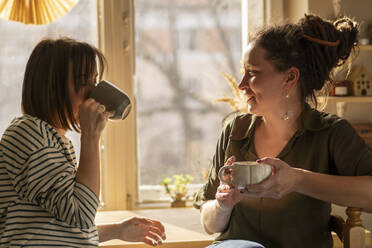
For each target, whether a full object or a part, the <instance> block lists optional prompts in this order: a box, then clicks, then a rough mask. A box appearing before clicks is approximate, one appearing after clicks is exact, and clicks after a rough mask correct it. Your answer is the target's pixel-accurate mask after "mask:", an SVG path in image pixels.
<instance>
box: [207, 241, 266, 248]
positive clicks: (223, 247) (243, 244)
mask: <svg viewBox="0 0 372 248" xmlns="http://www.w3.org/2000/svg"><path fill="white" fill-rule="evenodd" d="M232 247H234V248H265V247H264V246H263V245H261V244H259V243H256V242H253V241H249V240H242V239H229V240H224V241H222V242H218V243H216V244H212V245H209V246H207V247H205V248H232Z"/></svg>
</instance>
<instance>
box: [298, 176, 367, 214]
mask: <svg viewBox="0 0 372 248" xmlns="http://www.w3.org/2000/svg"><path fill="white" fill-rule="evenodd" d="M295 170H296V172H297V174H298V176H299V178H300V180H299V183H298V184H297V186H296V188H295V190H296V191H297V192H298V193H302V194H305V195H308V196H311V197H314V198H317V199H319V200H323V201H327V202H331V203H335V204H339V205H343V206H350V207H358V208H362V209H363V211H366V212H372V190H371V189H372V176H333V175H327V174H321V173H314V172H311V171H306V170H302V169H295Z"/></svg>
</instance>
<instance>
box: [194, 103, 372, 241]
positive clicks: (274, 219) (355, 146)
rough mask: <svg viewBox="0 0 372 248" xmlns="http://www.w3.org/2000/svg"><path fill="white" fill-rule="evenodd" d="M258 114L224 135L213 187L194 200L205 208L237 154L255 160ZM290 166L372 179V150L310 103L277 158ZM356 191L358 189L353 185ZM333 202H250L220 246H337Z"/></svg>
mask: <svg viewBox="0 0 372 248" xmlns="http://www.w3.org/2000/svg"><path fill="white" fill-rule="evenodd" d="M258 118H260V117H258V116H256V115H251V114H246V115H240V116H237V117H235V118H234V119H233V120H232V122H230V123H229V124H228V125H227V126H226V127H225V128H224V130H223V132H222V134H221V137H220V139H219V141H218V144H217V149H216V153H215V155H214V158H213V167H212V168H211V170H210V172H209V179H208V182H207V183H206V184H205V185H204V186H203V187H202V189H201V190H200V191H199V193H198V194H197V195H196V197H195V199H194V206H195V207H196V208H200V206H201V205H202V204H203V203H205V202H206V201H208V200H213V199H215V194H216V190H217V187H218V186H219V184H220V182H219V179H218V176H217V174H218V171H219V169H220V167H222V166H223V165H224V163H225V161H226V160H227V159H228V158H229V157H230V156H232V155H234V156H235V157H236V161H245V160H248V161H254V160H257V159H258V157H257V155H256V152H255V146H254V139H253V135H254V130H255V124H256V121H257V119H258ZM277 157H278V158H279V159H281V160H283V161H285V162H286V163H288V164H289V165H291V166H293V167H296V168H303V169H306V170H309V171H314V172H320V173H326V174H332V175H344V176H359V175H372V151H371V149H370V148H369V147H368V145H367V144H366V143H365V142H364V140H363V139H362V138H360V137H359V136H358V134H357V133H356V131H355V130H354V129H353V128H352V126H351V125H350V124H349V123H348V122H347V121H346V120H343V119H341V118H339V117H337V116H335V115H331V114H326V113H322V112H318V111H317V110H314V109H311V108H310V106H309V105H307V104H306V106H305V110H304V113H303V115H302V128H300V129H299V130H297V132H296V133H295V134H294V135H293V137H292V138H291V139H290V141H289V142H288V143H287V145H286V146H285V147H284V148H283V150H282V151H281V152H280V154H279V155H278V156H277ZM350 187H353V185H350ZM330 212H331V205H330V203H328V202H324V201H320V200H317V199H315V198H312V197H309V196H306V195H303V194H299V193H290V194H288V195H286V196H284V197H282V198H281V199H271V198H255V197H246V198H245V199H243V200H242V201H241V202H239V203H238V204H236V205H235V206H234V208H233V210H232V213H231V217H230V221H229V224H228V226H227V228H226V230H224V231H223V232H222V233H221V234H220V236H219V237H217V239H216V241H221V240H226V239H245V240H252V241H256V242H259V243H261V244H262V245H264V246H265V247H266V248H270V247H275V248H280V247H283V248H291V247H296V248H298V247H311V248H314V247H318V248H320V247H327V248H330V247H332V237H331V233H330V229H329V219H330Z"/></svg>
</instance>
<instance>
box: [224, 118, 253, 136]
mask: <svg viewBox="0 0 372 248" xmlns="http://www.w3.org/2000/svg"><path fill="white" fill-rule="evenodd" d="M257 118H259V116H257V115H253V114H239V113H237V114H235V116H234V117H232V118H231V120H230V121H229V123H228V124H227V125H226V127H225V130H228V131H229V133H230V137H231V138H233V139H244V138H246V137H248V136H249V133H250V131H251V130H252V127H253V126H254V123H255V121H256V120H257Z"/></svg>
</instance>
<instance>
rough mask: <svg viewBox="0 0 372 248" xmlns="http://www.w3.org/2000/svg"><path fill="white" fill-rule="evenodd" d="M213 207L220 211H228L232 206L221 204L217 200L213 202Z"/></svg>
mask: <svg viewBox="0 0 372 248" xmlns="http://www.w3.org/2000/svg"><path fill="white" fill-rule="evenodd" d="M214 207H215V209H216V210H217V211H218V212H220V213H230V212H231V211H232V209H233V207H228V206H223V205H222V204H221V203H220V202H219V201H217V200H215V202H214Z"/></svg>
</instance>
